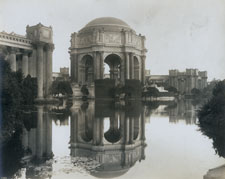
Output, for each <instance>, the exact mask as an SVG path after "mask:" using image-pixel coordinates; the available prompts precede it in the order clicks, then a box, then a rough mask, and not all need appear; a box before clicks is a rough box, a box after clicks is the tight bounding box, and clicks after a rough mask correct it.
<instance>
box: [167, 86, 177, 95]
mask: <svg viewBox="0 0 225 179" xmlns="http://www.w3.org/2000/svg"><path fill="white" fill-rule="evenodd" d="M165 90H167V91H168V92H171V93H177V88H175V87H173V86H169V87H167V88H165Z"/></svg>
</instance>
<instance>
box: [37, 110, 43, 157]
mask: <svg viewBox="0 0 225 179" xmlns="http://www.w3.org/2000/svg"><path fill="white" fill-rule="evenodd" d="M36 148H37V153H36V155H37V157H38V158H41V157H42V154H43V106H37V145H36Z"/></svg>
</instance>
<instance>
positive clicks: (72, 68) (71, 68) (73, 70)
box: [70, 54, 76, 82]
mask: <svg viewBox="0 0 225 179" xmlns="http://www.w3.org/2000/svg"><path fill="white" fill-rule="evenodd" d="M74 56H75V55H74V54H71V55H70V76H71V81H72V82H75V75H74V74H75V72H76V69H75V68H74Z"/></svg>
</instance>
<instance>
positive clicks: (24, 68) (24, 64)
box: [22, 51, 28, 77]
mask: <svg viewBox="0 0 225 179" xmlns="http://www.w3.org/2000/svg"><path fill="white" fill-rule="evenodd" d="M22 72H23V74H24V76H25V77H26V76H27V75H28V51H24V52H23V58H22Z"/></svg>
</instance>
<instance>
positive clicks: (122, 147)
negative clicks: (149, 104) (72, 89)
mask: <svg viewBox="0 0 225 179" xmlns="http://www.w3.org/2000/svg"><path fill="white" fill-rule="evenodd" d="M71 111H72V116H71V155H72V156H73V157H88V156H91V157H93V158H94V159H95V160H97V161H98V162H99V163H100V167H98V168H96V171H95V172H91V174H92V175H94V176H96V177H100V178H102V177H103V178H106V177H107V178H108V177H116V176H120V175H123V174H124V173H126V172H127V171H128V170H129V169H130V168H131V167H132V166H133V165H134V164H135V163H136V161H141V160H143V159H145V154H144V149H145V146H146V144H145V130H144V129H145V121H144V113H143V111H142V109H141V105H140V104H139V103H137V102H136V103H135V104H128V105H126V106H120V105H119V106H116V105H115V103H111V102H104V103H103V102H95V103H94V102H90V103H89V104H88V103H86V104H85V103H83V104H82V102H81V103H79V102H78V101H76V102H74V105H73V106H72V108H71ZM128 111H129V112H128Z"/></svg>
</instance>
